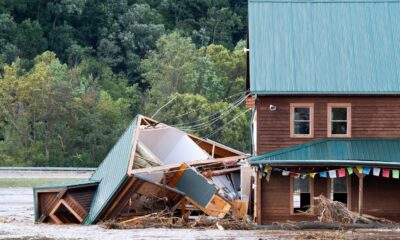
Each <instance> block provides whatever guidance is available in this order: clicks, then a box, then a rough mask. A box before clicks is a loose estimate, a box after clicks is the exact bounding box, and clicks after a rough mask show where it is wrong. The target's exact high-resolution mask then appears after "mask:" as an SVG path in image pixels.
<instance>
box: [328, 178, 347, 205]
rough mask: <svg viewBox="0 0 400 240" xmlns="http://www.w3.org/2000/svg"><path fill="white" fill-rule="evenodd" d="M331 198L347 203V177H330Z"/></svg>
mask: <svg viewBox="0 0 400 240" xmlns="http://www.w3.org/2000/svg"><path fill="white" fill-rule="evenodd" d="M330 185H331V186H330V199H331V200H333V201H338V202H342V203H344V204H346V205H347V192H348V191H347V177H341V178H332V179H330Z"/></svg>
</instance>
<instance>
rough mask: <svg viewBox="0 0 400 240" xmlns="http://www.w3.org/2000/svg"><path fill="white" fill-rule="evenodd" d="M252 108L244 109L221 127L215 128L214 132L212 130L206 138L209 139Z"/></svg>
mask: <svg viewBox="0 0 400 240" xmlns="http://www.w3.org/2000/svg"><path fill="white" fill-rule="evenodd" d="M250 110H251V109H247V110H246V111H243V112H241V113H239V114H237V115H236V116H235V117H234V118H232V119H231V120H230V121H228V122H227V123H225V124H223V125H222V126H221V127H219V128H217V129H216V130H214V131H213V132H211V133H210V134H208V135H206V136H204V137H203V138H204V139H207V138H209V137H211V136H214V135H215V134H216V133H218V132H219V131H221V130H222V129H224V128H225V127H226V126H227V125H228V124H230V123H232V122H234V121H236V119H238V118H239V117H240V116H241V115H242V114H244V113H247V112H249V111H250Z"/></svg>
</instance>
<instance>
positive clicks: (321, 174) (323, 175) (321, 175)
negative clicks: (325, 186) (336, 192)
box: [319, 171, 327, 178]
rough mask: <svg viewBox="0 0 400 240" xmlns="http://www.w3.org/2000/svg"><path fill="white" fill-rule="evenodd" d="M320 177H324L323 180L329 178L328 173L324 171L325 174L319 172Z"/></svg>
mask: <svg viewBox="0 0 400 240" xmlns="http://www.w3.org/2000/svg"><path fill="white" fill-rule="evenodd" d="M319 176H320V177H323V178H326V177H327V175H326V171H324V172H319Z"/></svg>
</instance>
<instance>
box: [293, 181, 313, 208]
mask: <svg viewBox="0 0 400 240" xmlns="http://www.w3.org/2000/svg"><path fill="white" fill-rule="evenodd" d="M308 181H309V184H310V209H311V211H312V213H314V178H312V177H308ZM289 189H290V190H289V191H290V193H289V196H290V215H307V213H301V212H298V213H295V212H294V202H293V195H294V176H290V187H289Z"/></svg>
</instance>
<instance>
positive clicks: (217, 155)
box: [34, 115, 247, 224]
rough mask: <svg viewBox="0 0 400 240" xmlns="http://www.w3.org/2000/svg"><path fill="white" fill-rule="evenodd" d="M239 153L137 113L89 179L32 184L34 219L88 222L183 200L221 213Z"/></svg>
mask: <svg viewBox="0 0 400 240" xmlns="http://www.w3.org/2000/svg"><path fill="white" fill-rule="evenodd" d="M244 158H247V155H245V154H244V153H242V152H240V151H236V150H234V149H232V148H229V147H226V146H224V145H222V144H219V143H217V142H214V141H212V140H208V139H202V138H199V137H197V136H194V135H192V134H189V133H186V132H183V131H181V130H179V129H177V128H174V127H171V126H168V125H166V124H163V123H159V122H157V121H155V120H153V119H150V118H148V117H144V116H141V115H138V116H136V117H135V119H134V120H133V121H132V122H131V124H130V125H129V127H128V128H127V129H126V131H125V132H124V133H123V134H122V136H121V137H120V138H119V140H118V141H117V143H116V144H115V145H114V147H113V148H112V149H111V151H110V152H109V153H108V155H107V156H106V158H105V159H104V161H103V162H102V163H101V164H100V166H99V167H98V168H97V170H96V172H95V173H94V174H93V175H92V177H91V178H90V179H89V181H82V182H78V183H72V184H65V185H60V186H49V187H40V188H34V209H35V222H46V223H56V224H66V223H82V224H93V223H97V222H99V221H105V220H108V219H117V218H118V219H124V218H125V219H127V218H129V217H132V216H140V215H143V214H147V213H149V212H154V211H159V210H160V208H165V207H168V208H170V209H173V210H175V209H177V208H178V207H179V206H180V207H181V208H185V206H184V204H185V203H190V204H191V205H193V206H194V208H196V209H198V210H200V211H202V212H203V213H205V214H207V215H210V216H218V217H223V216H225V214H226V213H227V212H228V211H229V209H230V208H231V205H232V204H231V202H230V200H233V199H238V196H239V194H238V189H239V188H240V179H241V177H240V174H239V172H240V167H238V165H237V162H238V161H239V160H241V159H244ZM213 178H214V179H215V182H216V183H217V184H214V181H212V179H213ZM238 184H239V186H238Z"/></svg>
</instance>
